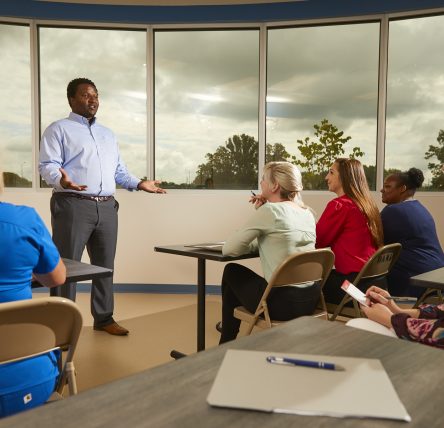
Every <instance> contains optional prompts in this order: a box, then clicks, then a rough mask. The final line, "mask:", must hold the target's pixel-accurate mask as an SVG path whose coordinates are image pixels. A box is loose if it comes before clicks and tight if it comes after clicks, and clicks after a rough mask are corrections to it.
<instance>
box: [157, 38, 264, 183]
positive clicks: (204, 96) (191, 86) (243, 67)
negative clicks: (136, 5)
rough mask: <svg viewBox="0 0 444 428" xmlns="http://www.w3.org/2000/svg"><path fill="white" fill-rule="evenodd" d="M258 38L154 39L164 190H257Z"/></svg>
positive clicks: (159, 172)
mask: <svg viewBox="0 0 444 428" xmlns="http://www.w3.org/2000/svg"><path fill="white" fill-rule="evenodd" d="M258 95H259V32H258V31H257V30H239V31H238V30H236V31H234V30H226V31H174V32H173V31H170V32H156V33H155V144H156V155H155V161H156V162H155V173H156V174H155V175H156V179H158V180H162V182H164V184H162V185H163V186H164V187H185V188H187V187H188V188H218V189H245V188H256V187H257V168H258V143H257V140H258Z"/></svg>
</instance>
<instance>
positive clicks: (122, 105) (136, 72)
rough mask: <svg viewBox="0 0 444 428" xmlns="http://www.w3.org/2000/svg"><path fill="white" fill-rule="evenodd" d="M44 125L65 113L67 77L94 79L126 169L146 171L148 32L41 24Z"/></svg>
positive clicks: (101, 116) (103, 116) (103, 119)
mask: <svg viewBox="0 0 444 428" xmlns="http://www.w3.org/2000/svg"><path fill="white" fill-rule="evenodd" d="M39 31H40V70H41V71H40V86H41V129H42V132H43V130H44V129H45V128H46V127H47V126H48V125H49V124H50V123H52V122H54V121H55V120H58V119H62V118H63V117H67V116H68V114H69V112H70V111H71V109H70V108H69V105H68V101H67V98H66V87H67V85H68V82H69V81H70V80H72V79H74V78H76V77H87V78H88V79H91V80H92V81H93V82H94V83H95V85H96V86H97V89H98V91H99V96H100V107H99V111H98V113H97V119H98V121H100V123H101V124H102V125H105V126H107V127H109V128H111V129H112V131H113V132H114V133H115V134H116V136H117V140H118V142H119V147H120V154H121V156H122V158H123V160H124V161H125V163H126V165H127V166H128V169H129V170H130V171H131V172H132V173H133V174H135V175H136V176H138V177H143V176H145V175H146V147H147V145H146V121H147V117H146V33H145V32H144V31H142V32H140V31H120V30H93V29H72V28H40V30H39Z"/></svg>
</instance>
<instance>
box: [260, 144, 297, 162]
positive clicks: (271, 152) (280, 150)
mask: <svg viewBox="0 0 444 428" xmlns="http://www.w3.org/2000/svg"><path fill="white" fill-rule="evenodd" d="M290 157H291V155H290V153H288V152H287V150H286V149H285V146H284V145H283V144H281V143H275V144H273V145H271V144H267V145H266V147H265V162H267V163H268V162H280V161H288V160H289V159H290Z"/></svg>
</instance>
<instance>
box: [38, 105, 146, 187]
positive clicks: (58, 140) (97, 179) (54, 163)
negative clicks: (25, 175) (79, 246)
mask: <svg viewBox="0 0 444 428" xmlns="http://www.w3.org/2000/svg"><path fill="white" fill-rule="evenodd" d="M60 168H63V169H64V170H65V171H66V173H67V174H68V176H69V178H70V179H71V181H72V182H73V183H76V184H78V185H86V186H88V188H87V189H86V190H85V191H84V192H82V193H83V194H88V195H100V196H110V195H113V194H114V192H115V190H116V183H117V184H119V185H120V186H122V187H123V188H125V189H128V190H133V189H137V185H138V184H139V182H140V179H139V178H137V177H136V176H134V175H132V174H131V173H130V172H129V171H128V169H127V167H126V165H125V163H124V162H123V161H122V159H121V158H120V153H119V146H118V144H117V140H116V137H115V135H114V133H113V132H112V131H111V130H110V129H108V128H106V127H104V126H102V125H100V124H99V123H97V121H96V119H95V118H94V119H93V120H92V123H91V124H90V123H89V121H88V119H86V118H85V117H83V116H80V115H78V114H76V113H72V112H71V113H70V114H69V117H68V118H66V119H61V120H58V121H56V122H54V123H52V124H51V125H49V126H48V128H47V129H46V130H45V132H44V133H43V136H42V141H41V144H40V162H39V172H40V175H41V176H42V177H43V179H44V180H45V181H46V182H47V183H48V184H49V185H50V186H51V187H54V188H55V190H56V191H57V192H63V191H68V192H72V190H66V189H63V188H62V187H61V186H60V178H61V173H60V171H59V169H60ZM79 193H80V192H79Z"/></svg>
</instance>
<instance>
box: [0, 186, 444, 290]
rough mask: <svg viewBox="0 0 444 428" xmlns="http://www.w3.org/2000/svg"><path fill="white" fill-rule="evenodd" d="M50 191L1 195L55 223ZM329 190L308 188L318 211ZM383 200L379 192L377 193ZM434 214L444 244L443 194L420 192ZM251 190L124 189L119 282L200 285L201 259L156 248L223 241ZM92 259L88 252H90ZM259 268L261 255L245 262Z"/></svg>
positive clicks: (213, 272)
mask: <svg viewBox="0 0 444 428" xmlns="http://www.w3.org/2000/svg"><path fill="white" fill-rule="evenodd" d="M50 196H51V193H50V191H49V190H42V191H35V190H23V189H20V190H12V189H7V190H5V192H4V193H3V195H2V196H1V200H2V201H5V202H11V203H14V204H21V205H29V206H32V207H34V208H35V209H36V210H37V212H38V213H39V214H40V215H41V216H42V218H43V219H44V221H45V223H46V224H47V226H48V228H50V212H49V199H50ZM333 196H334V195H333V194H332V193H328V192H319V193H314V192H306V193H305V194H304V201H305V202H306V203H307V204H308V205H310V206H311V207H312V208H313V209H314V210H315V211H316V212H317V214H318V216H319V215H320V214H321V213H322V211H323V209H324V207H325V204H326V203H327V201H328V200H330V199H331V198H333ZM373 196H374V198H375V200H377V203H378V205H379V206H380V207H381V208H382V206H383V205H382V204H381V203H380V195H379V192H378V193H376V192H375V193H374V194H373ZM416 196H417V199H419V200H420V201H421V202H422V203H423V204H424V205H425V206H426V207H427V208H428V209H429V210H430V212H431V213H432V215H433V217H434V219H435V222H436V226H437V229H438V236H439V237H440V241H441V243H444V216H443V215H442V210H443V207H444V204H443V201H444V196H443V195H442V194H441V195H439V194H428V193H422V194H417V195H416ZM248 198H249V192H248V191H236V192H234V191H233V192H230V191H220V192H215V191H208V192H205V191H203V192H199V193H196V192H195V191H190V192H187V191H174V190H172V191H170V192H169V193H168V194H166V195H154V194H147V193H143V192H128V191H125V190H119V191H118V192H117V199H118V201H119V203H120V211H119V238H118V246H117V256H116V264H115V276H114V282H115V283H130V284H139V283H140V284H195V283H196V276H197V261H196V259H192V258H188V257H181V256H176V255H171V254H161V253H155V252H154V250H153V248H154V246H156V245H174V244H182V243H193V242H194V243H195V242H203V241H213V240H222V239H224V238H226V237H227V235H229V234H230V232H232V231H233V230H235V229H236V228H238V227H240V226H242V224H243V222H244V219H246V218H247V217H248V216H249V215H250V213H251V210H252V207H251V205H250V204H248V202H247V201H248ZM85 260H87V256H86V257H85ZM242 263H243V264H245V265H246V266H249V267H250V268H252V269H255V270H258V272H260V268H259V262H258V260H248V261H245V262H242ZM222 269H223V263H218V262H211V261H210V262H207V284H220V278H221V275H222Z"/></svg>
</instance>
